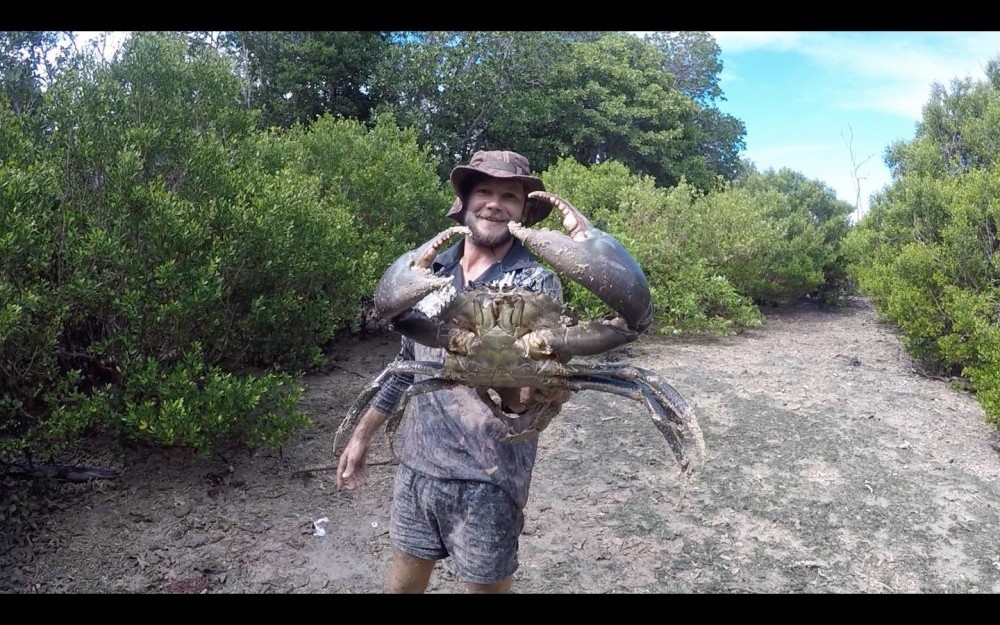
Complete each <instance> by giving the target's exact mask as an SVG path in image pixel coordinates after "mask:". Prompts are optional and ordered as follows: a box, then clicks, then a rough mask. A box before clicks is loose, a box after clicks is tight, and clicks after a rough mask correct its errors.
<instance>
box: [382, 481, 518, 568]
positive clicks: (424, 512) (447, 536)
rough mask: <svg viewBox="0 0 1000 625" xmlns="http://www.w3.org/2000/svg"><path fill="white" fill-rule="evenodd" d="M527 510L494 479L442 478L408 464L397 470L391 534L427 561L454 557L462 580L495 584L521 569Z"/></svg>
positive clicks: (453, 565)
mask: <svg viewBox="0 0 1000 625" xmlns="http://www.w3.org/2000/svg"><path fill="white" fill-rule="evenodd" d="M523 528H524V514H523V513H522V511H521V509H520V508H518V507H517V504H516V503H515V502H514V500H513V499H511V497H510V496H509V495H508V494H507V493H505V492H504V491H502V490H501V489H500V487H499V486H497V485H495V484H488V483H485V482H473V481H469V480H439V479H435V478H431V477H427V476H425V475H423V474H420V473H417V472H415V471H413V470H411V469H409V468H408V467H406V466H404V465H399V468H398V470H397V471H396V483H395V486H394V488H393V499H392V515H391V522H390V524H389V538H390V540H391V541H392V544H393V545H395V546H396V548H398V549H400V550H402V551H404V552H406V553H408V554H410V555H412V556H416V557H418V558H424V559H425V560H440V559H443V558H446V557H450V558H451V560H450V561H449V566H448V568H450V569H451V570H452V571H453V572H454V573H455V575H456V576H458V577H459V578H460V579H462V580H463V581H467V582H474V583H477V584H493V583H495V582H499V581H500V580H503V579H506V578H507V577H510V576H511V575H513V574H514V571H516V570H517V566H518V562H517V549H518V538H519V537H520V535H521V530H522V529H523Z"/></svg>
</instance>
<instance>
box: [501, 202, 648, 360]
mask: <svg viewBox="0 0 1000 625" xmlns="http://www.w3.org/2000/svg"><path fill="white" fill-rule="evenodd" d="M528 196H529V197H532V198H538V199H541V200H544V201H546V202H549V203H551V204H552V205H553V206H555V207H556V208H557V209H559V212H561V213H562V215H563V228H564V229H565V230H566V233H567V234H563V233H561V232H556V231H554V230H549V229H538V230H536V229H532V228H525V227H524V226H522V225H521V224H519V223H516V222H510V224H508V228H509V229H510V232H511V234H513V235H514V236H515V237H517V238H518V239H520V240H521V241H523V242H524V244H525V245H527V246H528V247H529V248H530V249H531V250H532V251H533V252H535V253H536V254H538V255H539V256H540V257H541V258H543V259H544V260H546V261H547V262H548V263H549V264H551V265H552V266H553V267H554V268H555V269H556V271H557V272H558V273H559V274H560V275H565V276H568V277H570V278H572V279H573V280H575V281H576V282H579V283H580V284H581V285H583V286H584V287H586V288H587V289H588V290H589V291H590V292H592V293H593V294H594V295H596V296H597V297H598V298H600V300H601V301H602V302H604V303H605V304H607V305H608V306H610V307H611V309H612V310H614V311H615V312H616V313H618V314H619V315H621V316H622V317H623V318H624V319H625V321H626V323H628V326H629V328H631V329H632V330H634V331H635V332H637V333H641V332H644V331H645V330H646V329H647V328H648V327H649V326H650V324H651V323H652V322H653V303H652V298H651V296H650V293H649V283H648V282H647V280H646V275H645V274H644V273H643V272H642V269H641V268H640V267H639V264H638V263H636V261H635V259H634V258H632V256H631V255H630V254H629V253H628V251H627V250H626V249H625V248H624V246H622V244H621V243H619V242H618V241H617V240H616V239H615V238H614V237H612V236H611V235H610V234H608V233H606V232H603V231H602V230H600V229H598V228H595V227H594V226H593V225H592V224H591V223H590V220H588V219H587V218H586V217H585V216H584V215H583V213H581V212H580V211H579V210H578V209H577V208H576V207H574V206H573V205H572V204H570V203H569V202H567V201H566V200H564V199H562V198H560V197H559V196H557V195H554V194H552V193H548V192H545V191H534V192H532V193H530V194H529V195H528ZM616 346H617V344H616V345H610V346H606V347H605V349H609V348H610V347H616Z"/></svg>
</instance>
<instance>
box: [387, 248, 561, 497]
mask: <svg viewBox="0 0 1000 625" xmlns="http://www.w3.org/2000/svg"><path fill="white" fill-rule="evenodd" d="M462 250H463V245H462V243H458V244H456V245H454V246H452V247H451V248H449V249H448V250H447V251H445V252H444V253H442V254H440V255H438V258H437V259H436V260H435V262H434V265H433V267H432V270H433V271H434V273H435V274H437V275H451V276H452V277H453V278H454V281H453V283H452V285H451V288H445V289H441V290H439V291H437V292H435V293H433V294H432V295H430V296H428V297H427V298H425V300H424V301H422V302H421V303H420V305H419V308H420V309H421V310H422V312H425V313H426V314H428V315H433V314H436V312H437V311H438V310H440V309H441V307H443V306H444V305H445V304H447V303H448V302H449V301H450V300H451V298H453V297H454V296H455V294H456V293H457V292H458V291H461V290H462V289H463V288H465V287H464V286H463V283H464V276H463V274H462V267H461V264H460V260H461V257H462ZM490 283H493V284H497V285H499V286H504V285H513V286H521V287H524V288H526V289H529V290H532V291H536V292H539V291H540V292H544V293H547V294H548V295H550V296H551V297H553V298H555V299H557V300H558V301H560V302H561V301H563V300H562V283H561V281H560V280H559V277H558V276H557V275H556V274H555V273H553V272H552V271H550V270H548V269H546V268H545V267H543V266H542V265H541V264H539V262H538V260H537V259H536V258H535V257H534V256H532V255H531V253H530V252H528V250H527V249H526V248H525V247H524V246H523V245H522V244H521V242H520V241H519V240H517V239H515V240H514V245H513V246H512V247H511V249H510V252H508V253H507V255H506V256H505V257H504V258H503V259H501V260H499V261H497V262H496V263H494V264H493V265H492V266H491V267H490V268H489V269H487V270H486V271H484V272H483V274H482V275H481V276H479V279H478V280H476V281H471V282H470V283H469V287H468V288H474V287H475V286H477V285H481V284H490ZM442 351H443V350H441V349H432V348H430V347H426V346H424V345H420V344H419V343H415V342H414V341H412V340H410V339H407V338H406V337H404V338H403V341H402V347H401V349H400V352H399V356H397V359H406V360H417V361H429V362H442ZM423 378H424V376H418V379H423ZM413 382H414V376H413V375H397V376H394V377H393V378H392V379H391V380H390V381H389V383H387V384H386V385H385V386H383V387H382V390H381V391H379V393H378V394H377V395H376V397H375V400H374V402H375V407H376V408H378V409H379V410H381V411H382V412H385V413H387V414H392V411H393V409H394V408H395V406H396V404H397V402H398V401H399V400H401V399H402V394H403V392H404V391H406V389H407V388H408V387H409V385H410V384H412V383H413ZM529 419H530V417H527V416H525V417H524V418H521V419H516V420H515V422H516V424H517V425H516V427H515V429H516V431H522V430H524V429H527V428H528V427H530V426H531V423H530V422H529ZM522 421H523V423H522ZM400 431H401V435H402V445H401V446H399V447H397V452H398V456H399V460H400V462H401V463H403V464H405V465H406V466H408V467H410V468H411V469H413V470H414V471H417V472H419V473H423V474H425V475H429V476H431V477H436V478H440V479H453V480H454V479H457V480H478V481H481V482H490V483H493V484H496V485H498V486H499V487H500V488H502V489H503V490H504V491H505V492H507V493H508V494H509V495H510V496H511V497H512V498H513V499H514V501H516V502H517V504H518V506H520V507H522V508H523V507H524V506H525V504H526V503H527V501H528V489H529V487H530V485H531V473H532V470H533V469H534V466H535V454H536V451H537V449H538V439H537V438H534V439H531V440H527V441H522V442H516V443H505V442H503V441H502V439H503V438H504V437H505V436H506V435H507V434H508V433H510V426H509V425H508V424H506V423H504V422H502V421H500V420H499V419H497V417H496V416H494V414H493V412H492V411H491V410H490V408H489V407H488V406H487V405H486V404H484V403H483V402H482V401H481V400H480V399H479V396H478V395H477V394H476V391H475V390H474V389H472V388H470V387H467V386H455V387H454V388H450V389H444V390H440V391H435V392H433V393H422V394H419V395H416V396H414V397H413V398H412V399H411V400H410V402H409V404H408V405H407V407H406V412H405V415H404V418H403V422H402V423H401V424H400Z"/></svg>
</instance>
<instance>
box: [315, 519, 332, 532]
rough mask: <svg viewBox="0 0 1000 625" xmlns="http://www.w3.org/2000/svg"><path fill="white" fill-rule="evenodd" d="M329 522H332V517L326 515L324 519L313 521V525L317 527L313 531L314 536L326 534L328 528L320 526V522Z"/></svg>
mask: <svg viewBox="0 0 1000 625" xmlns="http://www.w3.org/2000/svg"><path fill="white" fill-rule="evenodd" d="M329 522H330V519H328V518H326V517H323V518H322V519H319V520H316V521H313V527H314V528H315V531H314V532H313V536H326V530H325V529H323V528H322V527H320V524H321V523H329Z"/></svg>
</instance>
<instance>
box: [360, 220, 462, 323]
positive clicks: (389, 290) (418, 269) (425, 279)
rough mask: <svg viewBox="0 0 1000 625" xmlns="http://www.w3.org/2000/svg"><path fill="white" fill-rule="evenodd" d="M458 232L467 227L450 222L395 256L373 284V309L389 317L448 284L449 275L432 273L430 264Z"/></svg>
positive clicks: (412, 305)
mask: <svg viewBox="0 0 1000 625" xmlns="http://www.w3.org/2000/svg"><path fill="white" fill-rule="evenodd" d="M459 234H469V229H468V228H466V227H465V226H452V227H451V228H448V229H447V230H445V231H444V232H441V233H439V234H438V235H437V236H435V237H434V238H433V239H431V240H430V241H428V242H426V243H424V244H423V245H421V246H420V247H418V248H417V249H415V250H410V251H409V252H406V253H405V254H403V255H402V256H400V257H399V258H397V259H396V260H395V262H393V263H392V264H391V265H390V266H389V268H388V269H386V270H385V273H383V274H382V278H381V279H380V280H379V282H378V286H376V287H375V313H376V314H377V315H379V316H380V317H382V318H383V319H391V318H393V317H395V316H397V315H399V314H400V313H402V312H404V311H406V310H407V309H409V308H412V307H414V306H416V305H417V304H418V303H419V302H420V300H422V299H424V298H425V297H426V296H427V295H429V294H430V293H432V292H434V291H436V290H437V289H439V288H441V287H443V286H447V285H448V284H451V280H452V279H451V278H450V277H443V278H438V277H435V276H434V275H433V273H432V272H431V270H430V267H431V263H433V262H434V259H435V258H437V255H438V253H439V252H440V251H441V248H442V247H443V246H444V244H445V243H447V242H448V241H449V240H451V239H452V238H453V237H455V236H456V235H459Z"/></svg>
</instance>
